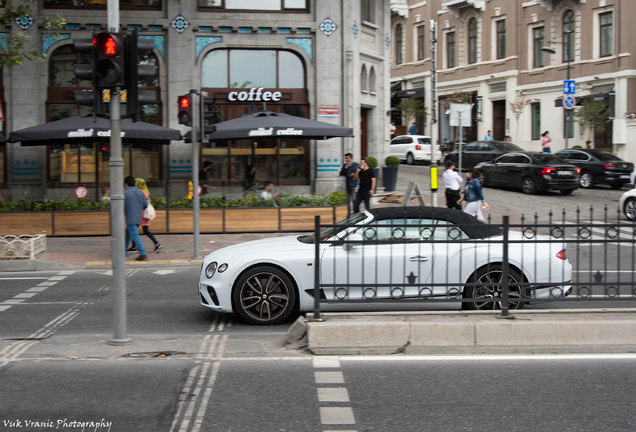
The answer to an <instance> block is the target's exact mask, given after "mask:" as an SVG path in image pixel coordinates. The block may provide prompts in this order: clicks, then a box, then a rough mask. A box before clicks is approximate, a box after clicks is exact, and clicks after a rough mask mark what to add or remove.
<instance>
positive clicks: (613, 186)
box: [610, 183, 623, 189]
mask: <svg viewBox="0 0 636 432" xmlns="http://www.w3.org/2000/svg"><path fill="white" fill-rule="evenodd" d="M610 186H611V187H612V189H620V188H622V187H623V183H611V184H610Z"/></svg>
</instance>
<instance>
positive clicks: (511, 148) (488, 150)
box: [444, 141, 523, 169]
mask: <svg viewBox="0 0 636 432" xmlns="http://www.w3.org/2000/svg"><path fill="white" fill-rule="evenodd" d="M516 151H523V149H522V148H521V147H519V146H518V145H516V144H512V143H509V142H505V141H473V142H469V143H468V144H463V145H462V169H463V168H470V167H474V166H477V164H478V163H481V162H488V161H491V160H493V159H495V158H497V157H499V156H501V155H502V154H504V153H509V152H516ZM448 162H454V163H455V164H457V163H459V151H458V150H453V151H452V152H450V153H448V154H447V155H446V157H445V158H444V163H446V164H448Z"/></svg>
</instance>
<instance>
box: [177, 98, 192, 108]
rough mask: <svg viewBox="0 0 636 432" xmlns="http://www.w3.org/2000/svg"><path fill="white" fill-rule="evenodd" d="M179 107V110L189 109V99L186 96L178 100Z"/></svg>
mask: <svg viewBox="0 0 636 432" xmlns="http://www.w3.org/2000/svg"><path fill="white" fill-rule="evenodd" d="M179 106H180V107H181V108H190V98H189V97H188V96H182V97H181V98H180V99H179Z"/></svg>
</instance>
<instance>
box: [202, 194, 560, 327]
mask: <svg viewBox="0 0 636 432" xmlns="http://www.w3.org/2000/svg"><path fill="white" fill-rule="evenodd" d="M320 236H321V239H322V240H323V241H325V240H326V242H325V243H321V244H320V245H319V247H320V250H319V254H320V278H321V279H320V297H321V301H322V302H321V305H320V308H321V310H322V311H334V310H339V311H343V310H350V311H353V310H420V309H431V308H437V309H453V308H454V309H460V308H462V305H463V307H464V308H465V309H477V310H480V309H493V308H495V309H496V308H500V307H501V298H502V289H501V282H502V275H503V272H502V262H503V247H502V244H503V243H502V238H503V236H502V230H501V228H499V227H497V226H494V225H487V224H485V223H483V222H481V221H479V220H478V219H476V218H474V217H472V216H469V215H468V214H466V213H464V212H461V211H458V210H448V209H441V208H432V207H408V208H405V209H402V208H400V209H396V208H391V207H388V208H387V207H385V208H378V209H371V210H370V211H363V212H360V213H357V214H354V215H351V216H350V217H349V218H348V219H345V220H343V221H341V222H339V223H338V225H337V226H333V227H329V228H325V229H323V230H322V231H321V234H320ZM508 237H509V240H510V242H511V243H510V244H509V248H508V265H509V286H510V290H509V292H510V294H509V298H510V301H511V302H510V308H511V309H516V308H521V307H523V305H524V304H525V303H527V302H528V301H529V300H534V299H549V298H555V297H556V298H558V297H563V296H566V295H568V294H569V293H570V291H571V285H570V284H571V279H572V266H571V265H570V263H569V262H568V260H567V256H566V251H565V248H566V245H565V243H564V242H563V241H562V240H559V239H556V238H553V237H549V236H540V235H535V233H534V230H533V229H532V228H528V229H526V230H524V232H520V231H512V230H511V231H509V232H508ZM314 240H315V239H314V235H301V236H288V237H278V238H269V239H264V240H256V241H251V242H247V243H242V244H239V245H235V246H230V247H226V248H223V249H220V250H218V251H215V252H212V253H210V254H209V255H207V256H206V257H205V258H204V260H203V265H202V267H201V275H200V280H199V286H198V290H199V294H200V298H201V304H202V305H203V306H206V307H208V308H210V309H213V310H215V311H218V312H225V313H238V314H239V315H241V316H242V317H243V318H244V319H245V320H247V321H248V322H250V323H252V324H276V323H279V322H281V321H283V320H284V319H285V318H287V317H288V316H289V314H290V313H291V311H292V310H293V309H297V310H300V311H301V312H306V311H311V310H312V309H313V306H314V260H315V254H316V245H315V241H314ZM521 297H523V298H524V300H521ZM431 299H438V300H442V301H434V302H432V301H429V300H431ZM444 299H446V300H448V301H444ZM462 299H463V300H464V301H463V302H462V301H457V300H462ZM396 300H398V301H396ZM453 300H454V301H453Z"/></svg>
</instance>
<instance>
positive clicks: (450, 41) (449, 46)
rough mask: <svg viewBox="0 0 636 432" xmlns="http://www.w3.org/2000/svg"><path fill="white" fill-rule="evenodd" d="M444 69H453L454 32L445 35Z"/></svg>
mask: <svg viewBox="0 0 636 432" xmlns="http://www.w3.org/2000/svg"><path fill="white" fill-rule="evenodd" d="M446 67H448V68H454V67H455V32H450V33H447V34H446Z"/></svg>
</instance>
